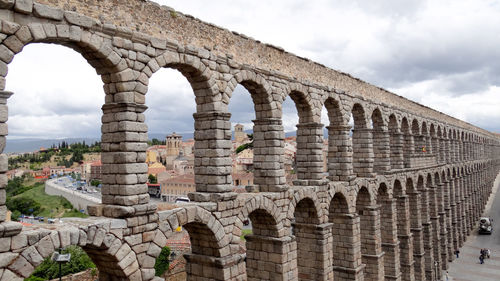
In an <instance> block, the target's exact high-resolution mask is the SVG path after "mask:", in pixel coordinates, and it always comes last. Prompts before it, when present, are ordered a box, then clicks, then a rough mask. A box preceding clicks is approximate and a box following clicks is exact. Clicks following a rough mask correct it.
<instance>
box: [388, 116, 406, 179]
mask: <svg viewBox="0 0 500 281" xmlns="http://www.w3.org/2000/svg"><path fill="white" fill-rule="evenodd" d="M388 130H389V149H390V163H391V170H394V169H402V168H404V156H403V145H404V144H403V142H404V136H403V135H402V133H401V129H400V124H399V122H398V119H397V117H396V115H395V114H394V113H391V114H390V115H389V122H388Z"/></svg>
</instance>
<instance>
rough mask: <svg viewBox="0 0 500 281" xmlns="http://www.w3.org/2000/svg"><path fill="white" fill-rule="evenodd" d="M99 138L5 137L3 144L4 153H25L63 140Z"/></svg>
mask: <svg viewBox="0 0 500 281" xmlns="http://www.w3.org/2000/svg"><path fill="white" fill-rule="evenodd" d="M100 140H101V139H100V138H66V139H38V138H23V139H9V137H7V145H6V146H5V150H4V152H5V153H25V152H34V151H38V150H40V148H42V147H43V148H50V147H51V146H52V145H53V144H55V145H57V144H59V143H61V142H63V141H65V142H66V143H69V144H72V143H77V142H83V141H85V142H86V143H87V144H92V143H95V142H96V141H100Z"/></svg>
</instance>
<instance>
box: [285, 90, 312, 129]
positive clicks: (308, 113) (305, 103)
mask: <svg viewBox="0 0 500 281" xmlns="http://www.w3.org/2000/svg"><path fill="white" fill-rule="evenodd" d="M289 88H290V89H289V91H288V93H287V94H286V95H287V96H289V97H290V98H291V99H292V101H293V102H294V104H295V108H296V109H297V113H298V115H299V124H300V123H311V122H318V123H319V121H318V120H315V118H314V114H313V105H312V100H311V95H310V94H309V91H308V89H307V88H306V87H305V86H303V85H302V84H298V83H291V84H290V85H289ZM285 98H286V97H285Z"/></svg>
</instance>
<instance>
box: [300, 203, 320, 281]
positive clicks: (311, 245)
mask: <svg viewBox="0 0 500 281" xmlns="http://www.w3.org/2000/svg"><path fill="white" fill-rule="evenodd" d="M294 218H295V222H293V223H292V227H293V235H294V236H295V238H296V239H297V268H298V277H299V280H301V281H313V280H319V279H320V278H321V277H324V276H325V275H326V272H325V268H324V264H325V262H326V261H328V258H327V257H325V253H327V250H328V244H327V243H324V242H326V241H327V240H328V237H327V236H326V235H325V233H324V231H321V229H323V228H325V226H320V225H319V217H318V212H317V210H316V206H315V204H314V201H313V200H312V199H311V198H304V199H302V200H300V201H299V203H298V204H297V205H296V206H295V212H294ZM319 241H323V242H320V243H318V242H319Z"/></svg>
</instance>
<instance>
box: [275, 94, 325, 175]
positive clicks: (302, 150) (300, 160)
mask: <svg viewBox="0 0 500 281" xmlns="http://www.w3.org/2000/svg"><path fill="white" fill-rule="evenodd" d="M292 102H293V103H294V104H295V108H296V110H293V109H292V108H293V104H292ZM309 103H310V102H309V100H308V99H307V97H306V94H305V93H304V92H299V91H291V92H290V95H289V98H288V97H287V98H286V100H285V102H283V105H282V109H283V122H284V126H285V131H287V129H286V127H291V126H295V127H296V168H297V169H296V171H293V172H294V173H290V170H289V169H286V165H285V171H286V175H287V183H289V184H290V180H289V178H290V179H292V178H293V177H296V178H297V179H299V180H320V179H322V178H323V137H322V136H323V125H322V124H319V123H317V122H315V120H314V118H313V113H312V110H311V106H310V104H309ZM297 115H298V118H297V117H296V116H297ZM297 119H298V120H297ZM291 121H292V122H297V121H298V123H295V124H286V123H289V122H291ZM294 130H295V129H294ZM285 137H286V138H285V161H286V162H289V161H290V160H293V156H294V155H293V152H294V149H292V150H291V148H290V147H292V143H290V137H289V136H288V134H285ZM295 172H296V175H293V174H295Z"/></svg>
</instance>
